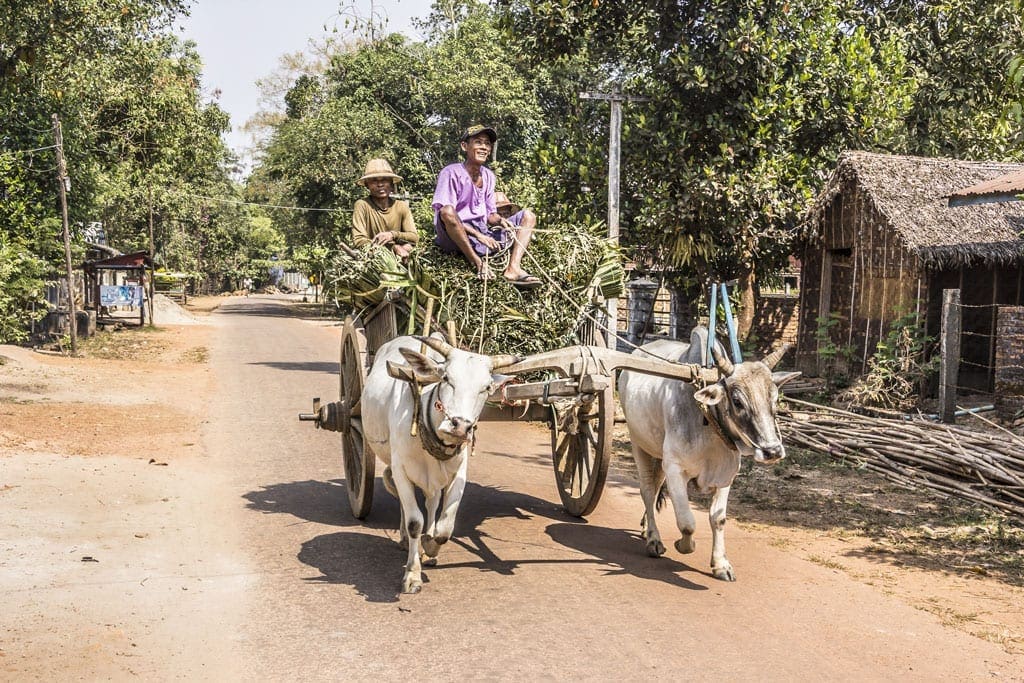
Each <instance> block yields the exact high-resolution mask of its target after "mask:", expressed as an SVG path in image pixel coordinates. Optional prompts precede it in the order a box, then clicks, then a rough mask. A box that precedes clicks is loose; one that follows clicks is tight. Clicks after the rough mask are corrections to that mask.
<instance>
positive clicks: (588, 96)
mask: <svg viewBox="0 0 1024 683" xmlns="http://www.w3.org/2000/svg"><path fill="white" fill-rule="evenodd" d="M580 99H582V100H605V101H607V102H609V103H610V104H611V119H610V121H609V124H608V240H609V241H610V242H611V243H612V244H614V245H616V246H618V244H619V158H620V157H621V155H622V144H621V139H622V103H623V102H648V101H650V98H649V97H635V96H633V95H623V94H622V92H621V91H620V90H619V87H618V86H615V88H614V89H613V90H612V92H610V93H603V92H587V91H584V92H581V93H580ZM606 303H607V307H608V330H607V332H608V337H607V339H608V348H609V349H615V348H617V347H618V334H617V331H618V326H619V301H618V299H608V301H607V302H606Z"/></svg>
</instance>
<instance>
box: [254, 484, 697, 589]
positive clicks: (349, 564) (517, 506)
mask: <svg viewBox="0 0 1024 683" xmlns="http://www.w3.org/2000/svg"><path fill="white" fill-rule="evenodd" d="M244 498H245V499H246V500H248V501H249V503H248V507H249V508H250V509H252V510H256V511H259V512H263V513H265V514H289V515H293V516H295V517H298V518H300V519H303V520H307V521H311V522H316V523H319V524H328V525H332V526H339V527H365V528H366V529H377V530H381V529H386V530H389V531H391V533H392V534H393V537H397V532H396V531H395V529H397V526H398V519H399V507H398V501H397V500H395V499H394V498H392V497H391V495H390V494H388V493H387V492H386V491H385V490H384V487H383V485H382V483H381V480H380V479H379V478H378V479H377V481H376V484H375V488H374V504H373V510H372V511H371V513H370V515H369V516H368V517H367V519H366V520H363V521H360V520H357V519H355V518H354V517H352V515H351V513H350V512H349V509H348V502H347V500H346V497H345V490H344V483H343V482H342V481H338V480H336V481H330V482H321V481H297V482H289V483H283V484H273V485H270V486H265V487H263V488H261V489H260V490H258V491H251V492H249V493H247V494H245V495H244ZM533 517H542V518H545V519H549V520H552V521H553V522H554V523H553V524H550V525H549V526H548V527H547V528H546V533H547V534H548V536H549V537H550V538H551V539H552V540H553V541H554V542H555V543H557V544H558V545H560V546H562V547H564V548H572V549H574V550H576V551H578V552H579V553H580V554H579V556H577V557H572V558H568V559H565V558H550V557H536V558H519V559H506V558H504V557H502V556H501V555H500V554H499V553H498V552H497V551H496V550H495V549H494V548H492V547H491V546H492V539H491V537H490V536H489V534H488V533H487V532H486V531H484V530H483V529H482V527H483V525H484V522H485V521H487V520H494V519H513V520H522V521H528V520H530V519H532V518H533ZM451 543H453V544H456V545H458V546H460V547H462V548H463V549H465V550H466V551H468V552H469V553H471V554H472V555H475V556H476V558H477V559H475V560H473V561H470V562H459V563H452V564H448V563H445V561H444V559H445V553H444V552H443V551H442V553H441V556H440V565H439V566H437V567H430V568H427V569H426V570H425V579H426V580H428V581H429V575H430V573H432V572H437V571H444V570H446V569H457V568H474V569H478V570H480V571H484V572H494V573H498V574H502V575H507V576H511V575H513V574H515V570H516V569H517V568H519V567H521V566H524V565H530V564H586V565H592V566H594V565H596V566H600V567H605V568H606V571H605V574H606V575H608V576H617V575H622V574H627V575H631V576H636V577H639V578H643V579H649V580H658V581H664V582H666V583H669V584H670V585H673V586H677V587H681V588H688V589H691V590H706V587H705V586H701V585H699V584H696V583H693V582H691V581H688V580H686V579H685V578H683V577H681V576H679V575H678V573H679V572H687V571H689V572H694V571H696V570H694V569H693V568H692V567H689V566H687V565H685V564H681V563H679V562H676V561H674V560H671V559H667V558H661V559H658V560H655V559H653V558H650V557H647V556H646V555H645V554H643V548H642V543H641V541H640V540H639V538H638V537H637V536H636V534H633V533H630V532H627V531H625V530H623V529H607V528H601V527H596V526H592V525H589V524H587V522H586V520H582V519H577V518H575V517H571V516H569V515H567V514H566V513H565V512H564V511H563V510H562V508H561V507H560V506H559V505H556V504H555V503H552V502H550V501H547V500H543V499H541V498H536V497H534V496H530V495H527V494H523V493H518V492H515V491H509V490H506V489H504V488H501V487H495V486H482V485H480V484H475V483H472V482H470V483H468V484H467V485H466V492H465V496H464V498H463V501H462V506H461V507H460V508H459V516H458V520H457V522H456V525H455V536H454V538H453V539H452V541H451ZM403 552H404V551H401V550H400V549H399V547H398V544H397V543H396V542H395V540H393V538H385V537H382V536H380V535H379V534H371V533H362V532H360V531H358V530H356V529H351V528H350V529H346V530H345V531H338V532H332V533H328V534H322V535H320V536H316V537H315V538H312V539H310V540H308V541H306V542H304V543H303V544H302V548H301V549H300V551H299V553H298V559H299V561H300V562H302V563H303V564H306V565H309V566H310V567H314V568H316V569H317V570H318V571H319V572H320V573H321V576H318V577H315V578H312V579H309V580H311V581H317V582H326V583H337V584H344V585H350V586H352V587H353V588H354V589H355V590H356V591H357V592H358V593H359V594H360V595H362V596H363V597H365V598H366V600H368V601H370V602H393V601H395V600H397V593H396V590H397V586H398V585H399V584H400V583H401V576H402V564H403V562H402V558H403V555H402V553H403ZM701 573H702V574H703V572H701Z"/></svg>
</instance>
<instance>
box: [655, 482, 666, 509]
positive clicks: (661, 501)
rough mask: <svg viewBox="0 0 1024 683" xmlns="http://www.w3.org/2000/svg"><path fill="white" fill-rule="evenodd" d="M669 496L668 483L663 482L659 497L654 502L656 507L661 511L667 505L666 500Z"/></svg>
mask: <svg viewBox="0 0 1024 683" xmlns="http://www.w3.org/2000/svg"><path fill="white" fill-rule="evenodd" d="M667 498H668V483H667V482H661V488H659V489H658V498H657V500H656V501H655V503H654V509H655V510H657V511H658V512H661V508H663V507H665V500H666V499H667Z"/></svg>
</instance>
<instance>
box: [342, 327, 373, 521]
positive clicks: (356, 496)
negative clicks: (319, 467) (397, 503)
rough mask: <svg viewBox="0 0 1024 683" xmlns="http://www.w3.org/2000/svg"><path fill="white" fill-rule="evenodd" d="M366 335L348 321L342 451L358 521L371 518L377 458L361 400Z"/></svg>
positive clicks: (344, 329) (344, 330)
mask: <svg viewBox="0 0 1024 683" xmlns="http://www.w3.org/2000/svg"><path fill="white" fill-rule="evenodd" d="M366 365H367V351H366V333H365V331H364V330H363V327H362V325H361V324H359V323H357V322H356V321H355V320H353V319H352V317H351V316H349V317H347V318H345V322H344V324H343V326H342V329H341V367H340V368H339V369H338V375H339V377H340V378H341V392H340V398H339V412H340V415H339V418H338V421H339V423H340V424H341V451H342V456H343V457H344V460H345V490H346V491H347V492H348V504H349V506H350V507H351V508H352V514H353V515H355V517H356V519H363V518H364V517H366V515H368V514H370V506H371V505H372V503H373V477H374V469H375V466H376V458H375V457H374V455H373V453H372V452H371V451H370V449H369V448H367V447H366V441H365V440H364V438H363V420H362V417H361V406H360V400H361V398H362V394H363V385H365V384H366Z"/></svg>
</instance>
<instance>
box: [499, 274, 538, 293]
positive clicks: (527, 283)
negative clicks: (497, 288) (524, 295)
mask: <svg viewBox="0 0 1024 683" xmlns="http://www.w3.org/2000/svg"><path fill="white" fill-rule="evenodd" d="M505 279H506V280H508V283H509V284H510V285H512V286H513V287H519V288H520V289H533V288H534V287H540V286H541V284H542V283H541V281H540V278H539V277H537V276H536V275H530V274H529V273H523V274H522V275H520V276H519V277H517V278H516V279H514V280H513V279H511V278H505Z"/></svg>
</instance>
